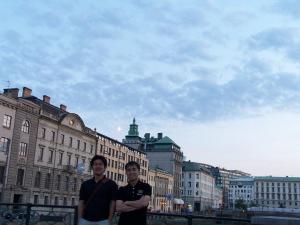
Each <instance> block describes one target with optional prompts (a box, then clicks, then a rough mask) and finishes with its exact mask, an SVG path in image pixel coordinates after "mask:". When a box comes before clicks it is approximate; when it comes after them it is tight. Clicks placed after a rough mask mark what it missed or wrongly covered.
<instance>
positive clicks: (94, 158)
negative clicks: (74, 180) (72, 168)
mask: <svg viewBox="0 0 300 225" xmlns="http://www.w3.org/2000/svg"><path fill="white" fill-rule="evenodd" d="M98 159H99V160H101V161H102V162H103V164H104V167H105V168H106V167H107V160H106V158H105V157H104V156H103V155H95V156H94V157H93V158H92V159H91V162H90V165H91V167H93V165H94V162H95V161H96V160H98Z"/></svg>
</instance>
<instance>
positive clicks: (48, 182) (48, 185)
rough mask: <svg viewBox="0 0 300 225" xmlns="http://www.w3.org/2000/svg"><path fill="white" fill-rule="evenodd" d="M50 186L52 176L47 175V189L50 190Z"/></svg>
mask: <svg viewBox="0 0 300 225" xmlns="http://www.w3.org/2000/svg"><path fill="white" fill-rule="evenodd" d="M50 184H51V174H50V173H47V175H46V180H45V188H46V189H50Z"/></svg>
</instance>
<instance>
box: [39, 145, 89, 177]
mask: <svg viewBox="0 0 300 225" xmlns="http://www.w3.org/2000/svg"><path fill="white" fill-rule="evenodd" d="M44 153H45V147H44V146H42V145H41V146H40V151H39V155H38V159H37V160H38V161H39V162H43V161H44ZM63 157H64V152H63V151H62V150H59V152H58V162H57V165H59V166H61V165H62V164H63ZM79 158H80V157H79V155H75V165H74V166H75V167H77V166H78V164H79ZM53 159H54V149H52V148H49V149H48V163H50V164H51V163H53ZM89 161H90V159H89ZM85 163H86V157H81V164H83V165H85ZM67 165H72V153H67ZM90 170H91V168H90V167H89V171H90Z"/></svg>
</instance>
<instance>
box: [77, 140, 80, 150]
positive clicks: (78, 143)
mask: <svg viewBox="0 0 300 225" xmlns="http://www.w3.org/2000/svg"><path fill="white" fill-rule="evenodd" d="M79 148H80V140H77V149H79Z"/></svg>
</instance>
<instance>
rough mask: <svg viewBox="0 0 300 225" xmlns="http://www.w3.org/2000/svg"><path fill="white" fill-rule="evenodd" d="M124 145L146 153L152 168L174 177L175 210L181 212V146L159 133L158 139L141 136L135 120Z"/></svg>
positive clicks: (147, 134)
mask: <svg viewBox="0 0 300 225" xmlns="http://www.w3.org/2000/svg"><path fill="white" fill-rule="evenodd" d="M123 143H124V144H126V145H128V146H130V147H132V148H134V149H139V150H140V151H144V152H146V154H147V157H148V160H149V164H150V167H153V168H156V167H159V168H161V169H163V170H165V171H167V172H168V173H170V174H172V176H173V177H174V188H173V190H174V193H173V195H174V196H173V197H174V198H173V199H174V207H173V208H174V210H175V211H178V210H180V208H181V206H182V204H183V201H182V199H181V190H182V187H181V173H182V162H183V153H182V151H181V150H180V146H179V145H177V144H176V143H175V142H174V141H173V140H172V139H170V138H169V137H168V136H163V133H158V135H157V137H151V136H150V133H146V134H145V135H144V138H141V137H140V136H139V132H138V125H137V124H136V121H135V119H133V123H132V124H131V125H130V129H129V131H128V135H126V137H125V139H123Z"/></svg>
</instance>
